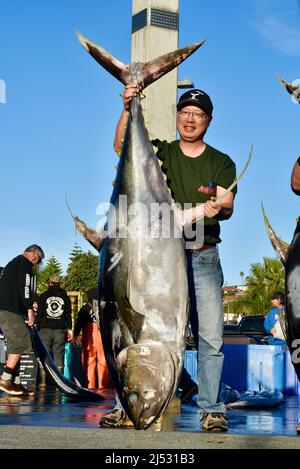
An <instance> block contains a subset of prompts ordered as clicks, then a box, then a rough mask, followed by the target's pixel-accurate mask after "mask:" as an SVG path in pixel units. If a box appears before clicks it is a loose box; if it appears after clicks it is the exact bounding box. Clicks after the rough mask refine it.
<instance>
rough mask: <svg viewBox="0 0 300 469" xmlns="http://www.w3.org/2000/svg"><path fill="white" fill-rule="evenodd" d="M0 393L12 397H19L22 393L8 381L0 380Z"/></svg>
mask: <svg viewBox="0 0 300 469" xmlns="http://www.w3.org/2000/svg"><path fill="white" fill-rule="evenodd" d="M0 391H4V392H6V393H7V394H11V395H12V396H21V394H23V391H20V390H18V389H17V388H16V385H15V384H14V383H12V382H11V380H10V379H2V378H0Z"/></svg>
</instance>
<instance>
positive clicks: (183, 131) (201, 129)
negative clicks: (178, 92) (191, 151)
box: [177, 106, 212, 142]
mask: <svg viewBox="0 0 300 469" xmlns="http://www.w3.org/2000/svg"><path fill="white" fill-rule="evenodd" d="M211 119H212V118H211V117H210V116H208V115H207V114H205V112H204V111H203V110H202V109H200V108H199V107H198V106H185V107H183V108H182V109H181V111H178V113H177V130H178V132H179V134H180V137H181V138H182V139H183V140H185V141H186V142H195V141H197V140H199V138H202V137H203V136H204V134H205V132H206V130H207V129H208V127H209V124H210V122H211Z"/></svg>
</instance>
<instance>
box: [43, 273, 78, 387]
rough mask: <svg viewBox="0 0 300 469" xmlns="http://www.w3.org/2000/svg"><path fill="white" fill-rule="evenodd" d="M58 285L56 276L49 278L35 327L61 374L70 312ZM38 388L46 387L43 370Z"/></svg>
mask: <svg viewBox="0 0 300 469" xmlns="http://www.w3.org/2000/svg"><path fill="white" fill-rule="evenodd" d="M60 283H61V279H60V277H58V276H52V277H50V278H49V281H48V284H49V288H48V290H47V291H45V292H44V293H42V294H41V295H40V298H39V304H38V314H37V326H38V328H39V334H40V336H41V338H42V341H43V342H44V344H45V346H46V348H47V349H48V352H49V353H50V354H52V355H53V359H54V362H55V364H56V366H57V367H58V369H59V370H60V371H61V373H63V370H64V355H65V344H66V342H67V339H70V338H71V337H72V310H71V301H70V298H69V297H68V295H67V292H66V290H64V289H63V288H61V287H60ZM40 386H41V387H44V386H46V374H45V371H44V370H41V382H40Z"/></svg>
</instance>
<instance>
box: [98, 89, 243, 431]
mask: <svg viewBox="0 0 300 469" xmlns="http://www.w3.org/2000/svg"><path fill="white" fill-rule="evenodd" d="M138 93H139V89H138V87H137V86H136V85H127V86H126V88H125V90H124V93H123V104H124V109H123V111H122V114H121V117H120V119H119V122H118V125H117V129H116V135H115V140H114V149H115V151H116V152H117V153H119V152H120V151H121V149H122V141H123V138H124V133H125V130H124V129H125V128H126V125H127V119H128V114H129V107H130V101H131V99H132V97H133V96H136V95H137V94H138ZM177 111H178V112H177V130H178V133H179V135H180V138H179V140H176V141H174V142H171V143H168V142H166V141H160V140H154V141H153V145H154V146H156V147H157V156H158V158H159V159H160V160H161V161H162V170H163V171H164V172H165V174H166V177H167V183H168V186H169V188H170V189H171V192H172V196H173V199H174V201H175V202H177V203H178V204H179V205H180V206H181V207H182V209H184V208H185V204H191V205H192V208H191V210H192V221H194V222H196V221H197V220H198V219H200V218H202V220H201V223H202V226H203V225H204V239H202V240H201V242H199V239H196V240H194V241H193V240H192V239H188V240H186V241H187V242H186V256H187V272H188V281H189V293H190V301H191V309H190V318H191V325H192V330H193V334H194V337H195V342H196V344H198V382H199V394H198V401H197V404H198V406H199V408H200V415H201V421H202V426H203V428H204V429H205V430H207V431H211V432H224V431H227V420H226V407H225V405H224V403H223V402H220V400H219V387H220V380H221V374H222V366H223V359H224V356H223V354H222V352H221V348H222V345H223V320H224V312H223V301H222V285H223V272H222V268H221V264H220V260H219V254H218V247H217V245H218V243H220V242H221V239H220V237H219V235H220V225H219V221H221V220H226V219H229V218H230V217H231V215H232V213H233V202H234V195H235V193H236V188H235V189H233V191H232V192H229V193H228V194H227V195H225V197H224V199H223V201H222V203H221V204H217V203H216V199H217V198H218V197H219V196H221V195H222V194H224V193H225V191H226V189H227V188H228V187H229V186H230V184H231V183H232V182H233V181H234V179H235V176H236V170H235V164H234V163H233V161H232V160H231V159H230V158H229V156H228V155H225V154H224V153H221V152H220V151H218V150H216V149H215V148H213V147H211V146H210V145H208V144H207V143H205V142H204V140H203V138H204V135H205V133H206V131H207V129H208V127H209V125H210V123H211V121H212V111H213V105H212V102H211V99H210V97H209V96H208V95H207V94H206V93H205V92H204V91H202V90H198V89H194V90H190V91H187V92H186V93H184V94H183V95H182V96H181V97H180V99H179V102H178V104H177ZM183 213H184V211H183ZM203 217H204V218H203ZM129 422H130V421H129ZM129 422H128V418H127V416H126V414H125V412H124V410H123V409H121V408H120V406H119V404H118V403H117V406H116V408H115V409H114V410H113V412H112V413H111V414H108V415H106V416H104V417H103V418H102V419H101V420H100V425H101V426H106V427H110V426H112V427H113V426H128V424H129Z"/></svg>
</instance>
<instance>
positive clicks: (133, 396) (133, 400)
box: [128, 393, 138, 404]
mask: <svg viewBox="0 0 300 469" xmlns="http://www.w3.org/2000/svg"><path fill="white" fill-rule="evenodd" d="M128 400H129V402H130V404H135V403H136V402H137V400H138V396H137V394H135V393H132V394H130V396H129V398H128Z"/></svg>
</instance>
